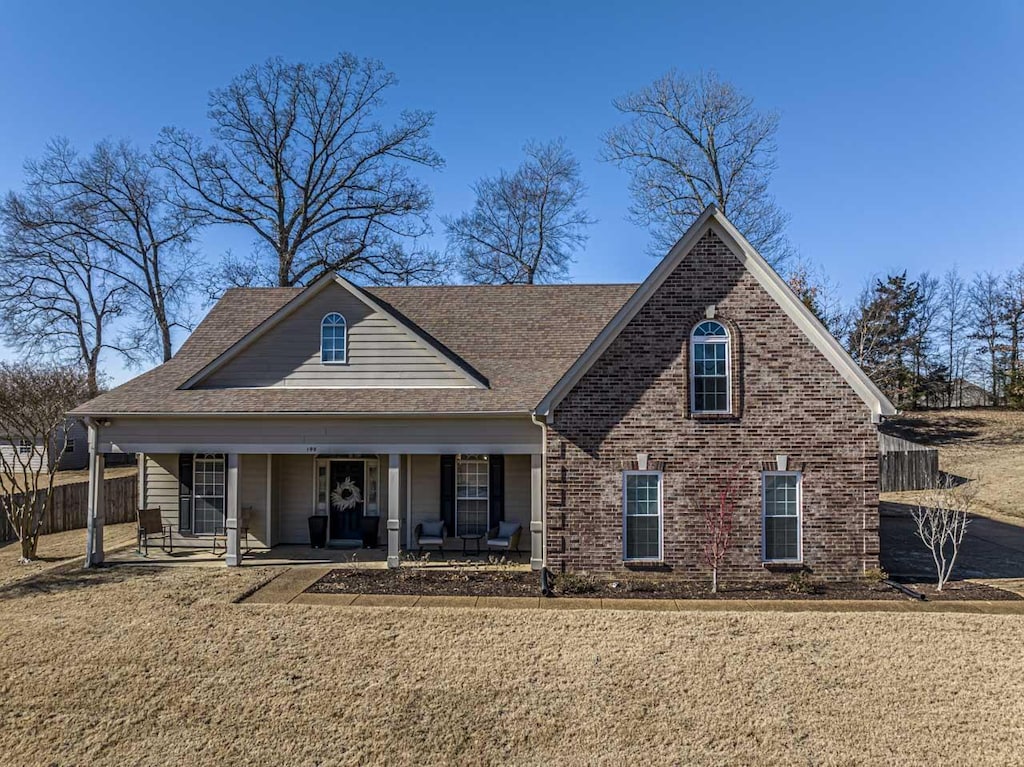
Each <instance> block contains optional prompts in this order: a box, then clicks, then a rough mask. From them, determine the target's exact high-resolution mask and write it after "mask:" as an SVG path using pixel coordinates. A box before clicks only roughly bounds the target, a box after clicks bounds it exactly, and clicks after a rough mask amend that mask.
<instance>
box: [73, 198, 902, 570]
mask: <svg viewBox="0 0 1024 767" xmlns="http://www.w3.org/2000/svg"><path fill="white" fill-rule="evenodd" d="M894 413H895V409H894V408H893V406H892V404H891V403H890V402H889V401H888V400H887V399H886V398H885V396H884V395H883V394H882V393H881V392H879V390H878V389H877V388H876V387H875V386H874V384H872V382H871V381H870V380H869V379H868V378H867V376H865V374H864V373H863V372H862V371H861V370H860V369H859V368H858V367H857V366H856V364H855V363H854V362H853V361H852V360H851V358H850V357H849V355H847V354H846V352H845V351H844V350H843V349H842V347H841V346H840V345H839V344H838V343H837V342H836V341H835V339H833V338H832V337H831V336H830V335H829V334H828V332H827V331H826V330H825V329H824V328H823V327H822V326H821V324H820V323H819V322H818V321H817V320H816V319H815V318H814V317H813V316H812V315H811V314H810V312H809V311H807V309H806V308H805V307H804V306H803V304H802V303H801V302H800V301H799V300H798V299H797V298H796V296H795V295H794V294H793V293H792V291H791V290H790V289H789V288H788V287H787V286H786V284H785V283H784V281H783V280H782V279H781V278H780V277H779V276H778V275H777V274H776V273H775V272H774V271H773V270H772V269H771V268H770V267H769V266H768V265H767V263H766V262H765V261H764V260H763V259H762V258H761V257H760V256H759V255H758V254H757V253H756V251H755V250H754V248H753V247H751V245H750V243H748V242H747V241H746V240H745V239H744V238H743V236H742V235H741V234H740V233H739V232H738V231H737V230H736V229H735V228H734V227H733V226H732V224H731V223H729V221H728V220H727V219H726V218H725V216H724V215H722V213H721V212H719V211H718V210H717V209H715V208H714V207H711V208H708V210H706V211H705V212H704V213H703V214H702V215H701V216H700V218H699V219H698V220H697V221H696V222H694V224H693V226H692V227H691V228H690V229H689V231H688V232H687V233H686V235H685V236H684V237H683V238H682V239H681V240H680V241H679V242H678V243H677V244H676V245H675V246H674V247H673V248H672V250H671V251H670V252H669V253H668V254H667V256H666V257H665V258H664V259H663V260H662V261H661V262H660V263H659V264H658V266H657V267H656V268H655V269H654V271H653V272H652V273H651V275H650V276H649V277H648V278H647V279H646V280H645V281H644V282H643V283H642V284H641V285H639V286H636V285H559V286H468V287H465V286H463V287H455V286H443V287H388V288H361V287H357V286H355V285H353V284H351V283H350V282H348V281H347V280H345V279H343V278H341V277H335V276H333V275H332V276H329V277H326V278H324V279H322V280H320V281H319V282H317V283H315V284H313V285H310V286H309V287H306V288H297V289H290V288H266V289H234V290H230V291H228V292H227V293H226V294H225V295H224V297H223V298H222V299H221V300H220V302H219V303H218V304H217V305H216V306H215V307H214V308H213V309H212V310H211V311H210V313H209V315H208V316H207V317H206V319H205V320H203V322H202V323H201V324H200V325H199V327H198V328H197V329H196V330H195V332H194V333H193V334H192V336H191V337H190V338H189V339H188V340H187V341H186V342H185V344H184V345H183V346H182V348H181V350H180V351H179V352H178V354H176V355H175V356H174V358H173V359H171V360H170V361H169V362H167V363H165V364H163V365H161V366H159V367H157V368H155V369H153V370H151V371H149V372H147V373H145V374H143V375H141V376H139V377H138V378H136V379H134V380H132V381H130V382H128V383H126V384H124V385H122V386H120V387H118V388H116V389H113V390H111V391H110V392H107V393H105V394H103V395H101V396H100V397H98V398H96V399H94V400H92V401H90V402H88V403H85V404H84V405H82V406H81V407H79V408H77V409H76V410H75V411H74V415H76V416H81V417H84V418H86V419H87V422H88V424H89V427H90V440H91V446H92V449H93V450H94V458H93V461H94V462H96V464H97V465H98V466H100V467H101V465H102V457H101V452H102V451H107V450H113V451H126V452H127V451H132V452H137V453H139V454H140V465H141V467H142V474H141V483H140V489H141V496H142V498H141V502H142V503H143V504H144V505H145V506H147V507H152V506H159V507H160V509H161V511H162V513H163V515H164V519H165V521H166V522H168V523H171V524H172V525H173V526H174V527H175V528H176V530H177V533H176V534H177V535H178V536H180V538H181V539H182V540H183V541H185V542H187V541H189V540H200V541H201V540H202V539H203V537H204V536H208V535H210V534H211V533H213V532H214V531H215V530H216V529H218V528H220V527H221V526H226V528H227V537H228V549H229V551H228V556H227V563H228V564H229V565H234V564H238V562H239V558H240V543H239V540H238V538H239V536H238V534H237V530H238V528H239V527H247V528H248V531H249V536H250V538H254V539H255V540H256V541H257V542H258V544H260V545H263V546H274V545H277V544H284V543H293V544H308V542H309V532H308V518H309V517H310V516H314V515H317V516H321V517H326V518H327V524H328V528H329V532H328V536H329V538H330V539H331V541H332V542H333V543H334V544H335V545H355V544H357V543H358V542H359V530H360V528H361V526H362V525H363V524H367V518H369V520H371V521H369V525H370V526H376V527H377V529H378V530H379V531H381V532H382V533H385V534H386V540H387V553H388V563H389V565H391V566H395V567H397V566H398V565H399V553H400V551H401V550H402V549H408V548H415V547H416V541H415V540H414V538H415V535H414V532H415V529H416V526H417V525H418V524H419V523H422V522H429V521H432V520H444V521H445V523H446V528H447V532H448V536H449V537H448V540H447V541H446V548H452V549H458V550H459V551H461V550H462V547H463V545H464V544H465V543H466V540H470V541H472V543H470V544H469V545H470V546H471V547H473V544H474V543H479V540H478V536H480V535H482V534H485V533H486V532H487V530H488V529H489V528H491V527H492V526H494V525H496V524H497V523H498V522H499V521H502V520H505V521H515V522H518V523H520V524H521V525H522V528H523V530H524V531H525V534H524V536H523V542H522V545H523V548H524V549H525V550H526V551H528V552H529V556H530V562H531V564H532V566H533V567H534V568H541V567H544V566H546V567H548V568H551V569H554V570H558V571H560V570H587V571H591V572H597V573H609V574H612V573H624V572H629V571H632V570H639V571H643V572H652V573H655V574H677V575H682V576H687V577H688V576H692V575H695V574H697V573H703V572H705V571H706V567H705V566H704V565H703V564H702V561H701V550H702V545H703V540H704V536H705V531H704V529H705V526H704V522H703V516H702V509H703V508H705V507H706V506H707V505H708V504H712V503H717V498H718V497H719V496H720V494H721V493H722V491H723V490H725V489H727V488H728V489H729V493H730V494H731V495H732V497H733V498H734V499H735V506H736V512H735V531H734V540H735V545H734V547H733V548H732V550H731V551H730V552H729V555H728V558H727V560H726V562H725V563H724V564H723V567H722V572H723V577H727V578H733V579H737V578H762V577H778V576H777V575H775V576H773V574H775V573H777V572H780V571H781V572H782V573H785V572H787V571H790V570H793V569H794V568H806V569H808V570H810V571H812V572H813V573H815V574H817V575H820V576H822V577H831V578H839V577H848V576H852V575H855V574H857V573H860V572H863V570H864V569H865V568H869V567H876V566H877V554H878V508H877V504H878V436H877V425H878V423H879V422H880V421H881V420H882V419H883V418H884V417H885V416H888V415H892V414H894ZM96 490H97V491H98V492H102V490H101V488H100V486H97V488H96ZM93 506H94V507H95V508H97V509H98V510H100V511H101V510H102V499H101V498H96V497H95V496H93ZM92 535H93V544H92V545H93V560H92V561H94V562H99V561H102V557H103V551H102V514H101V513H100V514H97V515H96V522H95V531H94V533H93V534H92ZM460 536H461V538H460Z"/></svg>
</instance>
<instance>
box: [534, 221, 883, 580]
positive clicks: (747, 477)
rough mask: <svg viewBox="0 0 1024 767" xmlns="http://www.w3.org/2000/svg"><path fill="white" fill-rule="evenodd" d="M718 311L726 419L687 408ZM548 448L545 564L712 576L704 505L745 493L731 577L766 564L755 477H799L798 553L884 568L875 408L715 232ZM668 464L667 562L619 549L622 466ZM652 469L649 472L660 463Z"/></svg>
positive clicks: (602, 367) (556, 423) (636, 326)
mask: <svg viewBox="0 0 1024 767" xmlns="http://www.w3.org/2000/svg"><path fill="white" fill-rule="evenodd" d="M709 305H714V306H715V307H716V308H715V318H716V319H719V320H724V321H725V322H726V324H727V325H728V327H729V329H730V331H731V333H732V340H733V343H732V348H731V353H732V373H733V392H732V394H733V409H734V415H732V416H717V417H710V416H705V417H700V416H693V415H691V414H690V412H689V374H688V364H689V334H690V331H691V329H692V328H693V326H694V324H695V323H696V322H699V321H700V320H701V319H702V318H704V316H705V312H706V309H707V307H708V306H709ZM549 420H550V423H549V428H548V444H547V455H548V459H547V469H546V471H547V476H546V480H547V481H546V488H547V491H546V492H547V506H546V508H547V511H546V513H547V561H548V566H549V567H551V568H554V569H556V570H587V571H592V572H603V573H621V572H623V571H624V570H626V569H645V570H652V571H653V572H655V573H657V572H661V573H666V574H669V573H671V574H677V575H684V576H687V577H698V576H699V577H704V576H706V575H707V573H708V568H707V566H706V565H705V564H704V563H703V561H702V556H701V550H702V546H703V541H704V537H705V532H704V523H703V518H702V515H701V509H702V508H703V507H704V505H706V504H708V503H714V496H715V494H716V493H718V492H719V491H720V490H721V488H722V487H723V486H724V485H725V484H726V483H728V482H730V481H731V482H732V483H733V486H734V487H735V488H736V495H737V508H736V517H735V532H734V546H733V548H732V550H731V551H730V553H729V555H728V557H727V559H726V562H725V563H724V565H723V569H722V571H721V577H723V578H724V579H726V580H730V579H731V580H734V581H736V580H751V579H761V578H772V577H783V576H782V575H781V574H780V573H779V568H773V569H767V568H765V567H764V566H763V565H762V562H761V476H760V472H761V471H762V470H764V469H773V468H775V456H776V455H780V454H783V455H787V456H789V468H790V469H793V470H799V471H802V472H803V559H804V565H805V566H806V568H807V569H809V570H810V571H811V572H812V573H813V574H814V575H818V576H822V577H825V578H842V577H849V576H853V575H856V574H858V573H861V572H863V570H864V569H865V568H867V567H876V566H877V565H878V559H877V553H878V443H877V436H876V428H875V426H873V425H872V423H871V419H870V414H869V410H868V408H867V406H866V405H865V404H864V402H863V401H862V400H861V399H860V398H859V397H858V396H857V394H856V393H855V392H854V391H853V389H852V388H850V386H849V385H848V384H847V383H846V382H845V381H844V380H843V378H842V377H841V376H840V374H839V373H838V372H837V371H836V370H835V368H833V367H832V365H831V364H830V363H829V362H828V360H826V359H825V357H824V356H822V355H821V353H820V352H819V351H818V350H817V349H816V348H815V347H814V346H813V345H812V344H811V342H810V341H809V340H808V339H807V337H806V336H805V335H804V334H803V332H802V331H801V330H800V329H799V328H798V327H797V326H796V325H795V324H794V323H793V321H792V320H791V319H790V318H789V317H788V316H787V315H786V314H785V312H784V311H783V310H782V308H781V307H779V306H778V305H777V304H776V303H775V302H774V300H773V299H772V298H771V297H770V296H769V294H768V293H767V292H766V291H765V290H764V289H763V288H762V287H761V286H760V285H759V284H758V282H757V281H756V280H755V279H754V277H753V276H752V275H751V274H750V273H749V272H747V270H746V269H745V268H744V267H743V266H742V265H741V264H740V263H739V261H738V260H737V259H736V258H735V256H733V255H732V254H731V253H730V252H729V250H728V247H727V246H726V245H725V244H724V243H723V242H722V241H721V240H720V239H719V237H718V236H717V235H716V234H715V232H714V231H713V230H709V231H708V232H707V233H706V234H705V235H704V236H703V237H702V238H701V239H700V240H699V242H698V243H697V244H696V245H695V246H694V249H693V251H692V252H691V253H690V255H689V256H687V257H686V258H685V259H684V260H683V262H682V264H680V266H679V267H678V268H677V269H676V270H675V271H674V272H673V273H672V274H671V275H670V276H669V277H668V279H667V280H666V281H665V283H664V284H663V285H662V286H661V288H659V289H658V290H657V291H656V293H655V294H654V295H653V296H652V297H651V299H650V300H649V301H648V302H647V304H646V305H645V306H644V307H643V308H642V309H641V310H640V312H639V313H638V314H637V315H636V317H634V319H633V320H632V321H631V322H630V323H629V325H628V326H627V327H626V328H624V329H623V331H622V333H621V334H620V335H619V337H618V338H617V339H616V340H615V341H614V342H613V343H612V344H611V346H610V347H609V348H608V350H607V351H606V352H605V353H604V354H603V355H602V356H601V358H600V359H599V360H598V361H597V362H596V363H595V364H594V366H593V367H592V368H591V369H590V371H588V373H587V374H586V375H585V376H584V377H583V378H582V379H581V380H580V382H579V383H578V384H577V385H576V387H574V389H573V390H572V391H571V392H570V393H569V394H568V395H567V396H566V397H565V399H564V400H563V401H562V402H561V403H560V404H559V405H558V407H557V408H556V409H555V411H554V413H553V414H552V416H551V418H550V419H549ZM638 453H646V454H648V455H649V460H650V461H651V462H652V464H654V463H656V464H657V465H656V468H659V469H662V470H663V471H664V480H663V481H664V485H663V493H664V495H663V497H664V543H663V552H664V562H663V563H662V564H661V565H659V566H654V567H652V566H650V565H644V566H640V565H628V564H626V563H624V562H623V558H622V471H623V469H627V468H634V467H635V466H634V464H635V461H636V457H637V454H638ZM652 468H653V466H652Z"/></svg>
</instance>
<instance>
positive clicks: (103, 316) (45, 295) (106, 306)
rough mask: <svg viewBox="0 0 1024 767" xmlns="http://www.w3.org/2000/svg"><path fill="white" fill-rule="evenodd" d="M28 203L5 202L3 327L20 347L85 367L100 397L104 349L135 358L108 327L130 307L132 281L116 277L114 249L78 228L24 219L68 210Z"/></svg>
mask: <svg viewBox="0 0 1024 767" xmlns="http://www.w3.org/2000/svg"><path fill="white" fill-rule="evenodd" d="M27 205H29V203H28V201H27V200H26V199H24V198H23V197H21V196H18V195H15V194H11V195H8V197H7V198H6V199H5V200H4V201H3V203H2V205H0V230H2V231H0V327H2V328H3V330H4V333H5V340H6V341H7V342H8V343H9V344H10V345H11V346H12V347H13V348H15V349H17V350H18V351H21V352H30V351H31V352H32V353H33V354H41V355H44V356H47V357H51V358H53V359H55V360H57V361H58V362H67V363H71V364H74V365H75V366H77V367H81V368H82V369H84V370H85V373H86V380H87V389H88V392H87V393H88V396H89V397H95V396H96V395H97V394H99V384H100V356H101V354H102V353H103V352H104V351H105V350H114V351H117V352H121V353H122V354H124V355H125V356H126V357H128V358H131V356H132V352H133V350H131V349H125V348H122V347H119V346H118V345H117V344H115V343H113V342H112V341H111V336H112V335H113V332H112V329H111V327H110V325H111V323H113V322H115V321H116V320H117V318H119V317H120V316H121V315H122V314H123V313H124V312H125V310H126V308H127V300H126V293H127V292H128V290H129V289H128V286H127V285H126V284H125V283H124V282H123V281H122V280H121V279H120V278H119V277H117V276H115V273H116V267H115V265H114V264H112V263H111V257H110V254H109V253H108V252H107V251H106V250H105V249H104V248H103V247H102V246H101V245H99V244H97V243H92V242H89V241H88V240H85V239H83V238H82V237H81V236H80V235H78V234H77V233H76V232H75V231H73V228H69V227H66V226H61V225H41V226H35V227H32V226H23V225H22V224H20V223H19V222H24V221H53V220H55V219H58V218H60V219H64V218H66V217H67V216H68V215H70V214H68V213H66V212H63V213H61V214H59V215H55V214H54V213H53V212H51V211H39V210H35V211H28V210H26V206H27Z"/></svg>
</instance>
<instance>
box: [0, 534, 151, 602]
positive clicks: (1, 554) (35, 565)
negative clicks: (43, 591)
mask: <svg viewBox="0 0 1024 767" xmlns="http://www.w3.org/2000/svg"><path fill="white" fill-rule="evenodd" d="M135 529H136V528H135V523H134V522H125V523H124V524H119V525H106V526H105V527H104V529H103V540H104V548H105V549H106V550H107V551H109V550H111V549H113V548H116V547H118V546H123V545H124V544H126V543H134V541H135ZM36 554H37V556H38V557H39V558H38V559H37V560H36V561H34V562H29V563H28V564H27V565H23V564H20V563H19V562H18V559H19V558H20V557H21V544H20V543H18V541H7V542H4V543H0V587H2V586H4V585H5V584H8V583H11V582H13V581H18V580H22V579H24V578H28V577H31V576H34V575H38V574H39V573H40V572H42V571H43V570H46V569H47V568H49V567H52V566H53V565H54V564H55V563H58V562H66V561H68V560H71V559H77V558H79V557H82V558H84V557H85V530H68V531H66V532H63V533H51V534H50V535H41V536H39V545H38V547H37V548H36Z"/></svg>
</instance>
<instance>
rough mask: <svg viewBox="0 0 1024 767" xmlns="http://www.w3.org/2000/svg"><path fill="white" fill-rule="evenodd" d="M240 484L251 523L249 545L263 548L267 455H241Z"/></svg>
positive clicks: (265, 532) (265, 526)
mask: <svg viewBox="0 0 1024 767" xmlns="http://www.w3.org/2000/svg"><path fill="white" fill-rule="evenodd" d="M238 484H239V489H240V495H241V501H242V508H243V509H248V511H246V512H245V513H246V516H247V520H248V523H249V545H250V546H251V547H254V548H262V547H265V546H268V545H269V541H268V540H267V456H266V455H242V456H239V476H238Z"/></svg>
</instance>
